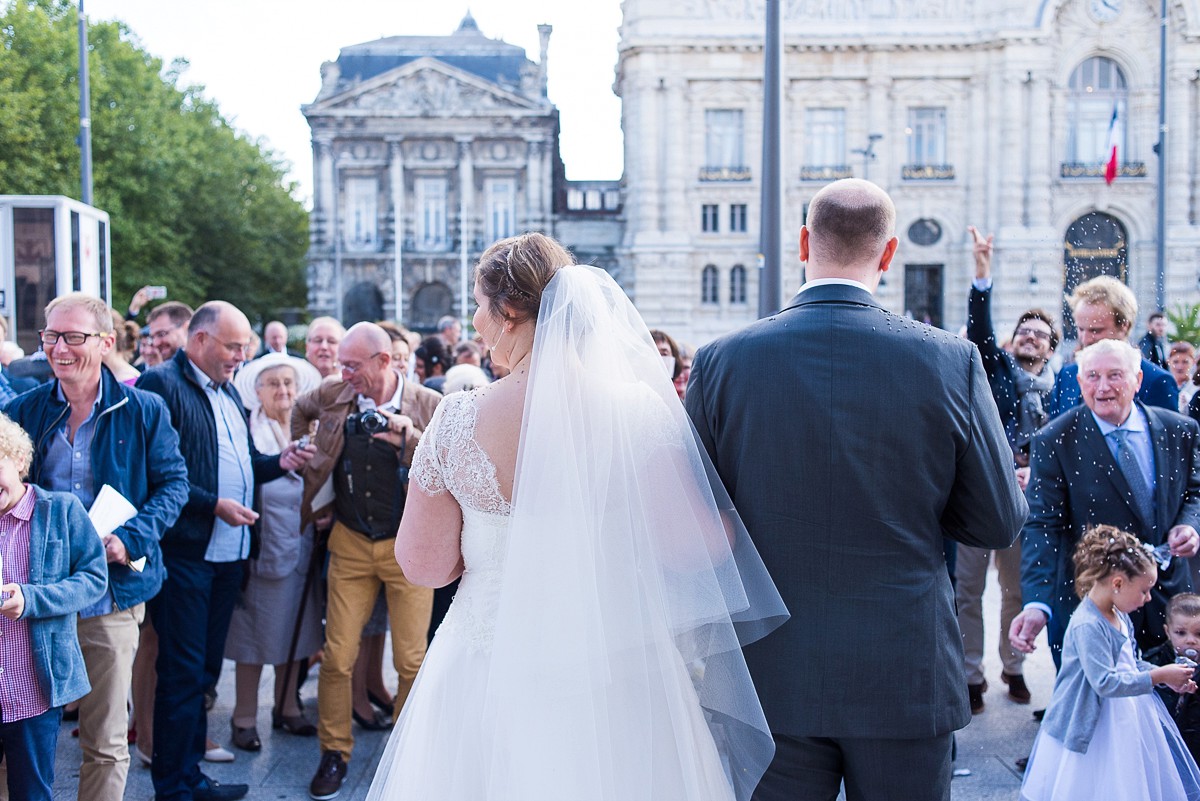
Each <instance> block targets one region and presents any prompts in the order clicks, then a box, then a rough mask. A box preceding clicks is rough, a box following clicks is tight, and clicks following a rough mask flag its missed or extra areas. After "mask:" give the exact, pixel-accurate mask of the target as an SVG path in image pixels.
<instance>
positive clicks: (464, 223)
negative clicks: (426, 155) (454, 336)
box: [455, 136, 475, 329]
mask: <svg viewBox="0 0 1200 801" xmlns="http://www.w3.org/2000/svg"><path fill="white" fill-rule="evenodd" d="M455 141H456V142H458V293H459V295H458V298H459V299H458V303H459V306H458V316H459V317H460V318H461V319H462V324H463V328H464V329H465V328H467V327H468V326H469V325H470V320H468V319H467V297H468V292H470V288H469V286H468V280H467V277H468V275H470V270H471V266H470V262H469V254H470V251H469V248H470V247H471V239H470V237H471V236H472V234H473V232H474V230H475V226H474V225H472V223H473V221H474V220H475V161H474V157H473V155H472V151H471V145H472V143H473V141H474V139H473V138H472V137H469V136H465V137H456V138H455Z"/></svg>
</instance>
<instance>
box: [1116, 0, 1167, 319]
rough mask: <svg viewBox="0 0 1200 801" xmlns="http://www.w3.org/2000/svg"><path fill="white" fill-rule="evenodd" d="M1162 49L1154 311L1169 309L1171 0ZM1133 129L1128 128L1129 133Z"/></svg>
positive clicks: (1162, 26)
mask: <svg viewBox="0 0 1200 801" xmlns="http://www.w3.org/2000/svg"><path fill="white" fill-rule="evenodd" d="M1159 25H1160V30H1159V47H1158V147H1157V148H1155V149H1156V150H1157V151H1158V247H1157V248H1156V253H1155V255H1156V256H1157V257H1158V274H1157V275H1156V276H1155V277H1154V308H1155V309H1156V310H1158V309H1165V308H1166V306H1167V0H1162V19H1160V20H1159ZM1128 129H1129V127H1128V125H1126V130H1128Z"/></svg>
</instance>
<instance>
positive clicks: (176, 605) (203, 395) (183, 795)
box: [138, 301, 313, 801]
mask: <svg viewBox="0 0 1200 801" xmlns="http://www.w3.org/2000/svg"><path fill="white" fill-rule="evenodd" d="M160 308H161V307H160ZM249 341H250V322H249V321H248V320H247V319H246V315H244V314H242V312H240V311H239V310H238V309H236V308H235V307H234V306H232V305H230V304H229V303H225V302H224V301H212V302H209V303H205V304H204V305H203V306H201V307H200V308H199V309H197V310H196V313H195V315H194V316H193V317H192V318H191V322H190V325H189V328H188V339H187V347H186V349H181V350H178V351H177V352H176V353H175V355H174V357H173V358H172V359H171V360H170V361H168V362H165V363H164V364H163V365H162V366H160V367H157V368H155V369H153V370H150V371H148V372H146V373H145V374H143V375H142V377H141V378H140V379H138V387H140V388H142V389H147V390H150V391H151V392H154V393H156V394H158V395H160V396H162V398H163V400H165V401H166V404H167V409H168V410H169V411H170V414H171V421H172V423H173V424H174V426H175V429H176V430H177V431H178V432H179V436H180V439H179V448H180V451H181V452H182V454H183V458H184V460H185V461H186V463H187V471H188V483H189V488H188V500H187V504H186V505H185V506H184V507H183V511H182V513H181V514H180V516H179V520H178V521H177V522H176V523H175V525H173V526H171V527H170V528H169V529H167V531H166V533H165V534H164V535H163V539H162V551H163V562H164V564H165V565H166V568H167V578H166V581H164V582H163V587H162V591H161V592H160V593H159V595H158V597H157V598H156V599H155V600H154V603H152V604H151V605H150V616H151V619H152V620H153V621H154V628H155V630H156V631H157V632H158V688H157V691H156V692H155V698H154V731H155V734H156V736H155V737H154V753H153V757H152V759H153V762H152V765H151V770H152V775H153V777H154V790H155V797H156V798H157V799H158V801H177V800H178V801H192V800H193V799H196V801H202V800H203V801H209V800H210V799H211V800H214V801H215V800H216V799H233V798H241V797H242V796H244V795H245V794H246V792H247V791H248V789H249V788H248V787H247V786H246V785H244V784H237V785H221V784H219V783H217V782H215V781H213V780H212V779H210V778H208V777H207V776H205V775H204V774H203V773H201V772H200V768H199V763H200V760H201V759H202V758H203V756H204V751H205V742H206V739H207V720H206V718H205V712H204V690H205V688H206V687H209V686H211V685H212V684H214V683H215V682H216V678H217V673H218V671H219V670H220V667H221V659H222V656H223V654H224V649H225V635H226V633H227V632H228V630H229V621H230V617H231V616H232V614H233V604H234V601H235V600H236V599H237V597H238V591H239V588H240V587H241V583H242V569H243V564H244V560H245V559H246V558H248V557H249V556H250V555H251V551H252V546H253V544H254V543H253V542H252V533H251V530H250V526H251V524H252V523H254V521H255V520H257V519H258V514H257V513H256V512H255V511H254V510H253V509H252V508H251V506H252V504H253V498H254V484H255V482H256V481H257V482H264V483H265V482H267V481H271V480H273V479H276V478H279V477H280V476H282V475H283V473H284V472H285V471H287V470H298V469H300V468H301V467H303V465H304V464H305V463H306V462H307V461H308V460H309V459H310V458H312V454H313V448H312V447H311V446H308V447H306V448H301V447H299V445H298V444H297V443H292V444H290V445H288V447H287V448H285V449H284V450H283V453H281V454H280V455H279V456H264V455H261V454H260V453H259V452H258V450H257V449H256V448H255V447H254V442H253V440H252V439H251V437H250V432H249V427H248V425H247V419H246V411H245V409H244V408H243V405H242V400H241V397H240V396H239V395H238V392H237V390H236V389H235V388H234V386H233V383H232V382H231V381H230V379H232V378H233V374H234V372H235V371H236V370H237V368H238V367H239V366H241V364H242V361H243V360H244V359H245V355H246V346H247V344H248V343H249Z"/></svg>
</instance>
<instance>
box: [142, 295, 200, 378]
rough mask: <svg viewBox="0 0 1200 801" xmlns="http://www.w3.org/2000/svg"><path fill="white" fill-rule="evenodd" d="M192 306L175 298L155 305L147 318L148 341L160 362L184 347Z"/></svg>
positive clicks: (168, 358) (169, 358) (168, 359)
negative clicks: (156, 352)
mask: <svg viewBox="0 0 1200 801" xmlns="http://www.w3.org/2000/svg"><path fill="white" fill-rule="evenodd" d="M192 314H193V312H192V307H191V306H188V305H187V304H186V303H180V302H179V301H177V300H170V301H167V302H166V303H164V304H162V305H161V306H155V307H154V310H153V311H152V312H150V315H149V317H148V318H147V326H146V327H147V329H148V331H149V335H150V341H151V342H152V343H153V345H154V349H155V350H157V351H158V355H159V357H160V359H161V361H162V362H164V363H165V362H168V361H170V360H171V359H172V358H173V357H174V356H175V351H177V350H179V349H180V348H182V347H184V345H186V344H187V340H188V324H189V323H190V322H191V319H192Z"/></svg>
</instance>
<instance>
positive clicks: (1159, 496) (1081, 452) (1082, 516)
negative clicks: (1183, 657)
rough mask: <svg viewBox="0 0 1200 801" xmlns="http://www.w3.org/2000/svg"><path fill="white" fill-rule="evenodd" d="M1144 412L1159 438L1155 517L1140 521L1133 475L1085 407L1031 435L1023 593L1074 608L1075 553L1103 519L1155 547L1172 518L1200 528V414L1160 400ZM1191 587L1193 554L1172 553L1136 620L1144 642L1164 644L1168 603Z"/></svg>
mask: <svg viewBox="0 0 1200 801" xmlns="http://www.w3.org/2000/svg"><path fill="white" fill-rule="evenodd" d="M1138 407H1139V408H1141V410H1142V411H1144V412H1145V413H1146V419H1147V421H1148V422H1149V424H1150V438H1151V440H1152V441H1153V443H1154V472H1155V476H1156V480H1155V503H1154V506H1155V510H1154V511H1155V517H1156V518H1157V519H1156V520H1153V521H1146V520H1142V519H1141V518H1140V517H1139V516H1138V513H1137V511H1136V505H1135V503H1134V501H1133V494H1132V493H1131V492H1130V489H1129V483H1128V482H1127V481H1126V480H1125V476H1124V475H1123V474H1122V473H1121V468H1120V467H1118V466H1117V462H1116V460H1115V459H1114V458H1113V455H1112V451H1110V450H1109V449H1108V445H1107V444H1106V443H1105V441H1104V435H1103V434H1101V433H1100V427H1099V426H1097V425H1096V420H1095V418H1094V417H1093V416H1092V412H1091V410H1090V409H1088V408H1087V407H1086V406H1077V407H1075V408H1074V409H1072V410H1071V411H1069V412H1067V413H1066V414H1063V415H1060V416H1058V417H1056V418H1054V419H1053V420H1051V421H1050V422H1049V423H1047V424H1046V425H1045V426H1043V428H1042V430H1041V431H1039V432H1038V433H1037V434H1036V435H1034V438H1033V445H1032V448H1031V450H1030V462H1029V465H1030V468H1031V475H1030V480H1029V521H1028V522H1027V523H1026V524H1025V530H1024V532H1023V533H1022V553H1021V595H1022V596H1023V598H1024V601H1025V603H1030V602H1033V601H1038V602H1040V603H1044V604H1046V605H1047V606H1049V607H1050V609H1051V610H1052V611H1053V612H1054V614H1055V615H1056V616H1057V615H1061V616H1062V618H1061V619H1060V620H1059V625H1060V626H1062V627H1065V626H1066V624H1067V620H1066V618H1067V617H1069V616H1070V614H1071V612H1072V611H1074V609H1075V607H1076V605H1077V604H1078V603H1079V599H1078V598H1077V597H1076V595H1075V567H1074V564H1073V562H1072V561H1071V557H1072V555H1073V554H1074V552H1075V545H1076V543H1078V542H1079V538H1080V537H1081V536H1082V535H1083V532H1084V530H1085V529H1087V528H1088V527H1089V526H1093V525H1096V524H1098V523H1106V524H1108V525H1111V526H1116V527H1118V528H1120V529H1124V530H1125V531H1128V532H1130V533H1132V534H1136V535H1137V536H1138V538H1139V539H1141V540H1142V541H1143V542H1148V543H1150V544H1152V545H1158V544H1160V543H1162V542H1164V541H1165V540H1166V537H1167V532H1168V531H1170V530H1171V529H1172V528H1173V527H1174V526H1178V525H1184V524H1186V525H1190V526H1192V527H1193V528H1196V529H1200V450H1198V449H1200V428H1198V427H1197V425H1196V421H1194V420H1192V419H1191V418H1188V417H1184V416H1183V415H1181V414H1175V413H1174V412H1168V411H1166V410H1164V409H1159V408H1156V407H1154V406H1143V405H1142V404H1140V403H1139V404H1138ZM1190 589H1191V575H1190V572H1189V570H1188V565H1187V560H1184V559H1175V560H1172V562H1171V565H1170V567H1169V568H1168V569H1167V570H1161V571H1159V574H1158V585H1157V586H1155V588H1154V589H1153V590H1152V591H1151V595H1152V600H1151V601H1150V603H1148V604H1147V605H1146V606H1143V607H1142V608H1141V609H1138V610H1136V611H1135V612H1134V613H1133V614H1132V615H1131V616H1130V617H1131V618H1132V619H1133V624H1134V628H1135V631H1136V632H1137V635H1138V637H1137V639H1138V643H1139V645H1141V646H1142V647H1143V648H1150V647H1152V646H1153V645H1155V644H1157V643H1159V642H1162V641H1163V640H1164V639H1165V637H1166V634H1165V632H1164V631H1163V623H1164V622H1165V612H1166V603H1167V599H1169V598H1170V597H1171V596H1172V595H1175V594H1177V593H1180V592H1186V591H1189V590H1190Z"/></svg>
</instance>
